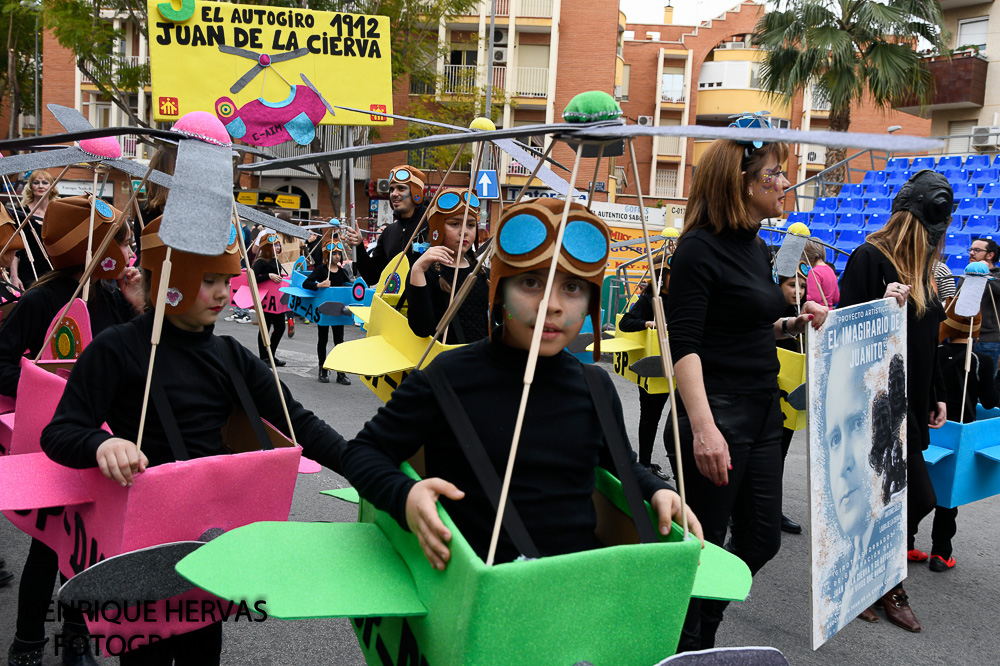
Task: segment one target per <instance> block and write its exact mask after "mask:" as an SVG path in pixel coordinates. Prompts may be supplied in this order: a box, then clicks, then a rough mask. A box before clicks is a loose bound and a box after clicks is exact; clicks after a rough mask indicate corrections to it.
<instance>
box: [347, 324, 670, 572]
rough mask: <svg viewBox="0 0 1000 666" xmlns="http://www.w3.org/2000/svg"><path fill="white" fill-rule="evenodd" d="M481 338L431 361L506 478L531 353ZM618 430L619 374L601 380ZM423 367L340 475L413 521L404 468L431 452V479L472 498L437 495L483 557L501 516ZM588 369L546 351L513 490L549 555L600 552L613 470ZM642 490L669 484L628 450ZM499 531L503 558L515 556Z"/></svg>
mask: <svg viewBox="0 0 1000 666" xmlns="http://www.w3.org/2000/svg"><path fill="white" fill-rule="evenodd" d="M501 340H502V329H497V330H494V332H493V339H492V341H490V340H488V339H487V340H480V341H479V342H476V343H473V344H470V345H466V346H464V347H461V348H459V349H455V350H451V351H448V352H445V353H443V354H441V355H439V356H438V357H437V358H436V359H434V361H433V363H434V364H435V365H437V366H439V367H440V369H441V370H442V371H443V372H444V374H445V376H447V377H448V380H449V381H450V383H451V384H452V387H453V388H454V390H455V393H456V394H457V396H458V399H459V401H460V402H461V404H462V406H463V407H464V409H465V411H466V413H467V414H468V416H469V420H470V421H471V422H472V424H473V426H474V427H475V429H476V432H477V433H478V434H479V437H480V438H481V440H482V443H483V447H484V448H485V450H486V452H487V454H488V455H489V457H490V461H491V462H492V463H493V467H494V469H495V470H496V472H497V475H498V476H499V477H500V478H503V475H504V471H505V469H506V467H507V456H508V454H509V452H510V446H511V439H512V437H513V432H514V421H515V418H516V416H517V411H518V406H519V403H520V400H521V391H522V388H523V383H522V382H523V378H524V367H525V363H526V362H527V352H526V351H523V350H519V349H514V348H511V347H508V346H507V345H505V344H504V343H503V342H502V341H501ZM603 381H604V383H605V386H606V388H607V393H608V396H609V398H610V400H611V401H612V403H613V404H612V405H611V408H612V411H613V412H614V414H615V415H616V417H617V419H616V420H617V421H618V425H619V429H620V431H621V437H622V438H623V439H624V441H625V442H626V443H627V442H628V435H627V433H626V431H625V423H624V418H623V416H622V407H621V402H620V401H619V399H618V394H617V393H616V392H615V390H614V385H613V384H612V383H611V379H610V378H609V377H607V376H604V377H603ZM446 423H447V421H446V419H445V416H444V414H443V412H442V410H441V407H440V405H439V404H438V401H437V400H436V398H435V397H434V393H433V391H432V390H431V387H430V384H429V383H428V381H427V378H426V376H425V375H424V373H423V372H421V371H419V370H415V371H413V372H411V373H410V375H409V376H408V377H407V378H406V380H405V381H404V382H403V383H402V384H400V386H399V388H397V389H396V391H395V393H393V394H392V400H390V401H389V402H388V403H386V404H385V405H384V406H383V407H382V408H381V409H379V411H378V413H377V414H376V415H375V416H374V417H373V418H372V419H371V420H370V421H369V422H368V423H367V424H365V427H364V428H363V429H362V430H361V432H360V433H358V436H357V437H356V438H355V439H354V440H353V441H351V443H350V444H349V445H348V446H347V449H346V450H345V452H344V457H343V461H344V472H343V473H344V476H346V477H347V479H348V480H349V481H350V482H351V483H352V484H353V485H354V486H355V487H356V488H357V489H358V492H359V493H360V494H361V496H362V497H364V498H366V499H368V500H369V501H371V502H372V503H373V504H375V506H377V507H379V508H380V509H382V510H384V511H388V512H389V513H390V514H391V515H392V516H393V517H394V518H395V519H396V521H397V522H398V523H399V524H400V525H401V526H403V528H404V529H405V528H406V496H407V494H408V493H409V492H410V488H411V487H412V486H413V484H414V481H412V480H411V479H410V478H409V477H407V476H406V475H404V474H403V473H402V472H401V471H399V469H398V465H399V464H400V463H401V462H402V461H404V460H406V459H408V458H409V457H410V456H412V455H413V454H414V453H416V452H417V450H418V449H420V448H421V447H424V456H425V462H426V476H427V478H430V477H441V478H443V479H445V480H447V481H450V482H452V483H454V484H455V485H456V486H458V488H459V489H461V490H463V491H465V497H464V498H463V499H461V500H459V501H451V500H448V499H446V498H444V497H442V498H441V502H442V504H443V506H444V507H445V509H446V510H447V511H448V513H449V514H450V515H451V517H452V519H454V521H455V524H456V525H457V526H458V528H459V529H460V530H461V532H462V534H463V536H464V537H465V539H466V540H467V541H468V542H469V544H470V545H471V546H472V548H473V550H475V551H476V553H477V554H478V555H479V556H480V557H482V558H485V556H486V554H487V551H488V549H489V542H490V535H491V533H492V526H493V519H494V518H495V517H496V511H495V510H494V509H493V507H492V505H491V504H490V502H489V500H488V499H487V497H486V495H485V492H484V491H483V489H482V487H481V486H480V485H479V483H478V482H477V481H476V477H475V475H474V473H473V471H472V468H471V467H470V466H469V463H468V462H467V460H466V458H465V455H464V454H463V453H462V450H461V448H460V446H459V444H458V441H457V440H456V438H455V434H454V433H453V432H452V431H451V429H450V428H449V427H447V426H446V425H445V424H446ZM601 433H602V431H601V427H600V424H599V423H598V419H597V414H596V413H595V411H594V405H593V401H592V400H591V397H590V393H589V391H588V390H587V385H586V383H585V379H584V376H583V366H582V365H581V364H580V362H579V361H577V360H576V359H575V358H574V357H573V356H572V355H570V354H569V353H568V352H565V351H563V352H560V353H559V354H558V355H556V356H551V357H544V356H543V357H539V359H538V366H537V371H536V374H535V379H534V383H533V384H532V385H531V394H530V397H529V400H528V407H527V411H526V412H525V416H524V427H523V430H522V435H521V442H520V445H519V447H518V453H517V461H516V462H515V464H514V474H513V477H512V479H511V486H510V497H511V501H512V502H513V504H514V506H515V507H516V508H517V510H518V512H519V513H520V515H521V519H522V520H523V521H524V524H525V527H526V528H527V531H528V534H529V535H531V537H532V540H533V541H534V542H535V545H536V546H537V548H538V549H539V551H540V553H541V554H542V555H560V554H565V553H571V552H577V551H581V550H587V549H590V548H594V547H596V546H598V545H599V544H598V543H597V541H596V538H595V537H594V526H595V524H596V520H597V518H596V514H595V511H594V505H593V501H592V499H591V495H592V493H593V491H594V468H595V467H596V466H597V465H601V466H602V467H605V468H606V469H609V470H614V465H613V463H612V461H611V456H610V452H609V451H608V448H607V446H606V445H605V440H604V437H603V435H602V434H601ZM631 461H632V469H633V470H634V472H635V474H636V476H637V477H638V479H639V486H640V488H641V490H642V494H643V496H644V497H645V498H646V499H647V500H648V499H650V498H651V497H652V495H653V493H655V492H656V491H657V490H660V489H662V488H669V486H668V485H666V484H665V483H663V482H662V481H660V480H659V479H657V478H656V477H654V476H653V475H652V474H650V473H649V471H648V470H646V469H645V468H644V467H642V466H641V465H640V464H639V463H638V462H637V459H636V457H635V453H631ZM518 554H519V553H518V552H517V551H516V549H515V547H514V545H513V543H512V542H511V541H510V539H509V537H508V536H507V533H506V531H502V532H501V537H500V542H499V545H498V549H497V561H499V562H509V561H511V560H513V559H514V558H516V557H517V556H518Z"/></svg>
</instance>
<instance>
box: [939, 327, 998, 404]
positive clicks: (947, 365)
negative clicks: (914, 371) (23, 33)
mask: <svg viewBox="0 0 1000 666" xmlns="http://www.w3.org/2000/svg"><path fill="white" fill-rule="evenodd" d="M938 361H939V362H940V364H941V375H942V376H943V377H944V387H945V391H946V392H947V394H948V400H947V401H946V404H947V405H948V420H949V421H955V422H956V423H957V422H958V419H959V418H960V417H963V415H962V392H963V391H962V388H963V386H964V388H965V414H964V417H963V418H962V423H972V422H973V421H975V420H976V403H980V402H981V403H982V404H983V407H985V408H986V409H993V408H994V407H996V406H997V404H998V403H1000V395H998V394H997V388H996V384H995V375H996V368H995V367H993V359H992V358H990V357H989V356H987V355H986V354H977V353H976V352H972V368H971V369H970V370H969V379H968V381H966V379H965V345H964V344H952V343H950V342H946V343H945V344H943V345H941V346H940V347H938Z"/></svg>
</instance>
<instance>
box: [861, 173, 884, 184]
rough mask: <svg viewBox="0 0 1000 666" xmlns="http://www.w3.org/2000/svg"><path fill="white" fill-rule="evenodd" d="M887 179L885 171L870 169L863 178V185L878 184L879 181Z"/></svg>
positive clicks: (882, 181)
mask: <svg viewBox="0 0 1000 666" xmlns="http://www.w3.org/2000/svg"><path fill="white" fill-rule="evenodd" d="M885 179H886V172H885V171H877V170H873V171H868V172H866V173H865V177H864V178H863V179H862V180H861V184H862V185H878V184H879V183H884V182H885Z"/></svg>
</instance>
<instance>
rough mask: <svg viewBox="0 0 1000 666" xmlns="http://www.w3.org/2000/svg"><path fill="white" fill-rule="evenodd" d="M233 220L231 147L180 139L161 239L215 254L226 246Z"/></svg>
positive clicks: (188, 249) (196, 251) (174, 245)
mask: <svg viewBox="0 0 1000 666" xmlns="http://www.w3.org/2000/svg"><path fill="white" fill-rule="evenodd" d="M232 220H233V163H232V160H231V159H230V149H229V148H228V147H223V146H216V145H213V144H210V143H206V142H204V141H199V140H197V139H185V140H182V141H181V143H180V146H179V147H178V148H177V164H176V166H175V168H174V176H173V184H172V186H171V188H170V196H169V197H167V205H166V206H165V207H164V209H163V221H162V222H161V223H160V238H161V239H162V240H163V242H164V243H165V244H166V245H167V246H169V247H172V248H174V249H175V250H181V251H182V252H190V253H192V254H201V255H210V256H218V255H220V254H222V253H223V252H225V251H226V247H227V246H228V245H229V232H230V229H231V228H232Z"/></svg>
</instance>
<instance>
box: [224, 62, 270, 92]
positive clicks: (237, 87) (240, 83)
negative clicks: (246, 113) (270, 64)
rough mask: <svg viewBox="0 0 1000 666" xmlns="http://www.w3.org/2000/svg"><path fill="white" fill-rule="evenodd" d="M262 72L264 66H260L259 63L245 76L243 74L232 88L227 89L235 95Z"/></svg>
mask: <svg viewBox="0 0 1000 666" xmlns="http://www.w3.org/2000/svg"><path fill="white" fill-rule="evenodd" d="M262 71H264V66H263V65H261V64H260V63H257V64H256V65H254V66H253V67H251V68H250V71H248V72H247V73H246V74H244V75H243V76H241V77H240V78H239V79H237V80H236V83H234V84H233V85H232V87H230V88H229V92H231V93H233V94H234V95H235V94H236V93H238V92H239V91H241V90H243V89H244V88H246V87H247V84H248V83H250V82H251V81H253V79H254V77H255V76H257V75H258V74H260V73H261V72H262Z"/></svg>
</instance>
